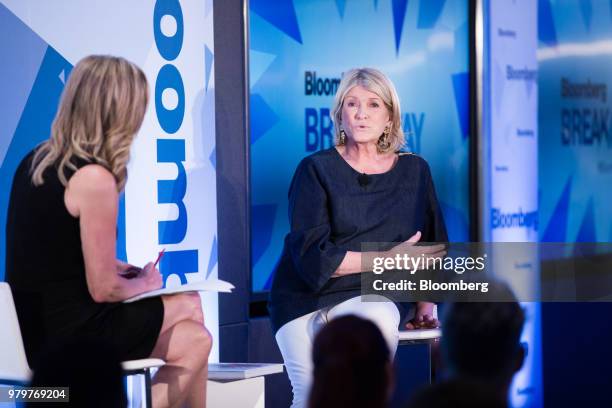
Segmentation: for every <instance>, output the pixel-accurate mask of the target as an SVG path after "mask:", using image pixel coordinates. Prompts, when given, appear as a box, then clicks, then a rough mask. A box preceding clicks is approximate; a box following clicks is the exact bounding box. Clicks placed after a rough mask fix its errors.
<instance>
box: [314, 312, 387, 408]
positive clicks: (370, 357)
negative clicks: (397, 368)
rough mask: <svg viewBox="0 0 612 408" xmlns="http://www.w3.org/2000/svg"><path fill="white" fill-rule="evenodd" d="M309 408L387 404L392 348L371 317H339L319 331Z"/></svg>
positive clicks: (370, 406) (382, 405)
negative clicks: (390, 352) (390, 349)
mask: <svg viewBox="0 0 612 408" xmlns="http://www.w3.org/2000/svg"><path fill="white" fill-rule="evenodd" d="M312 358H313V363H314V382H313V386H312V389H311V391H310V399H309V404H308V405H309V407H311V408H315V407H316V408H324V407H330V408H331V407H369V408H376V407H385V406H386V403H387V400H388V397H389V395H390V390H391V385H392V382H393V380H392V375H393V374H392V366H391V361H390V360H389V358H390V354H389V348H388V347H387V343H386V342H385V339H384V338H383V335H382V333H381V332H380V330H379V329H378V327H377V326H376V325H375V324H374V323H372V322H371V321H369V320H365V319H362V318H360V317H357V316H353V315H348V316H342V317H338V318H337V319H334V320H332V321H331V322H329V323H328V324H327V325H325V326H324V327H323V328H322V329H321V331H320V332H319V333H318V334H317V336H316V338H315V340H314V344H313V352H312Z"/></svg>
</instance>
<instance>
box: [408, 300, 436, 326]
mask: <svg viewBox="0 0 612 408" xmlns="http://www.w3.org/2000/svg"><path fill="white" fill-rule="evenodd" d="M434 307H435V303H431V302H417V305H416V312H415V313H414V317H413V318H412V319H411V320H410V321H409V322H408V323H406V329H408V330H416V329H435V328H437V327H440V322H439V321H438V319H436V318H435V317H433V310H434Z"/></svg>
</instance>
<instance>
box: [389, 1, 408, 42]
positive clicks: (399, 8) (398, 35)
mask: <svg viewBox="0 0 612 408" xmlns="http://www.w3.org/2000/svg"><path fill="white" fill-rule="evenodd" d="M391 4H392V10H393V33H394V34H395V52H396V53H399V46H400V41H401V39H402V31H403V30H404V19H405V17H406V9H407V8H408V0H393V2H392V3H391Z"/></svg>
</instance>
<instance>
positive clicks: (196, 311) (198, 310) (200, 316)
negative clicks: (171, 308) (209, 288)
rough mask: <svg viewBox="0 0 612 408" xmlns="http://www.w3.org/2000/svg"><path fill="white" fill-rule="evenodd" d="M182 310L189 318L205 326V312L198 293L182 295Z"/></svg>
mask: <svg viewBox="0 0 612 408" xmlns="http://www.w3.org/2000/svg"><path fill="white" fill-rule="evenodd" d="M181 303H182V306H181V309H183V310H184V311H185V312H186V315H187V318H188V319H189V320H193V321H195V322H197V323H201V324H204V312H203V311H202V301H201V299H200V295H198V294H197V293H186V294H183V295H181Z"/></svg>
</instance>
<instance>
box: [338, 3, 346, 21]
mask: <svg viewBox="0 0 612 408" xmlns="http://www.w3.org/2000/svg"><path fill="white" fill-rule="evenodd" d="M345 6H346V0H336V7H337V8H338V14H340V18H342V17H344V7H345Z"/></svg>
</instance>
